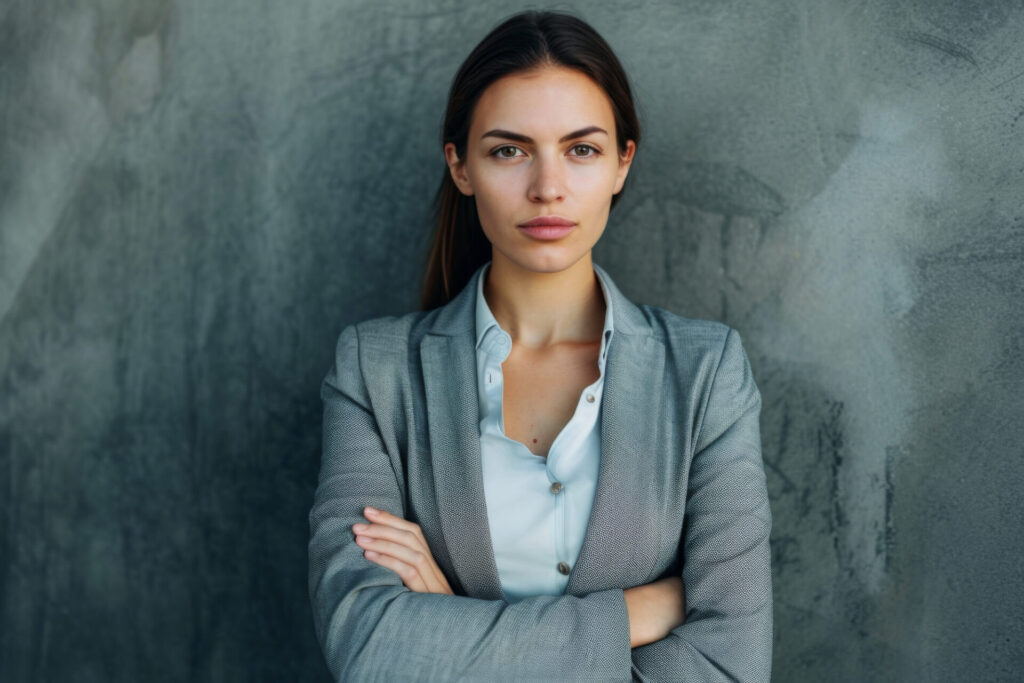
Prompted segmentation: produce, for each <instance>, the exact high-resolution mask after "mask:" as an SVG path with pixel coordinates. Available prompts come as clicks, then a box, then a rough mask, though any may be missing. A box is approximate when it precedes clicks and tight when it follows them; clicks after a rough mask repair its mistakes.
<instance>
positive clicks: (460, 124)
mask: <svg viewBox="0 0 1024 683" xmlns="http://www.w3.org/2000/svg"><path fill="white" fill-rule="evenodd" d="M546 64H550V65H556V66H564V67H568V68H571V69H576V70H577V71H580V72H582V73H583V74H584V75H586V76H589V77H590V78H591V79H592V80H593V81H594V82H596V83H597V84H598V85H599V86H601V87H602V88H603V89H604V91H605V92H606V93H607V94H608V98H609V99H610V100H611V104H612V111H613V112H614V115H615V132H616V139H617V144H618V149H619V154H620V155H622V154H625V152H626V142H627V141H628V140H633V141H634V143H636V144H637V145H639V144H640V122H639V120H638V118H637V114H636V109H635V107H634V104H633V94H632V91H631V90H630V87H629V81H628V79H627V77H626V72H625V71H624V70H623V68H622V65H621V64H620V63H619V60H618V58H617V57H616V56H615V53H614V52H612V49H611V47H610V46H609V45H608V43H607V42H605V40H604V38H602V37H601V36H600V34H598V33H597V31H595V30H594V29H593V27H591V26H590V25H589V24H587V23H586V22H585V21H583V20H582V19H579V18H577V17H575V16H573V15H571V14H568V13H564V12H556V11H537V10H528V11H525V12H520V13H518V14H515V15H513V16H511V17H509V18H508V19H506V20H505V21H504V22H502V23H501V24H500V25H499V26H497V27H496V28H495V29H493V30H492V31H491V32H490V33H488V34H487V36H485V37H484V39H483V40H481V41H480V43H479V44H478V45H477V46H476V47H475V48H473V51H472V52H471V53H470V54H469V56H468V57H466V60H465V61H464V62H463V63H462V66H461V67H459V70H458V72H457V73H456V74H455V79H454V80H453V81H452V85H451V89H450V90H449V91H448V108H447V110H446V111H445V116H444V125H443V127H442V131H441V145H442V147H443V146H444V145H445V144H447V143H449V142H452V143H454V144H455V151H456V154H458V156H459V158H460V159H464V158H465V155H466V144H467V138H468V137H469V124H470V119H471V117H472V113H473V107H474V106H475V105H476V102H477V100H478V99H479V98H480V96H481V95H482V94H483V92H484V90H486V89H487V87H488V86H489V85H490V84H491V83H493V82H494V81H496V80H498V79H499V78H503V77H505V76H508V75H509V74H512V73H516V72H519V71H527V70H529V69H532V68H535V67H538V66H542V65H546ZM621 195H622V192H621V191H620V192H619V193H618V194H616V195H614V196H612V199H611V206H612V208H614V207H615V204H616V203H617V202H618V200H619V197H620V196H621ZM433 216H434V219H435V225H436V228H435V232H434V238H433V240H432V241H431V244H430V249H429V252H428V255H427V265H426V273H425V275H424V279H423V292H422V295H421V297H420V308H421V310H424V311H426V310H430V309H432V308H436V307H438V306H442V305H444V304H446V303H448V302H449V301H451V299H452V298H453V297H454V296H455V295H456V294H458V293H459V291H461V290H462V288H463V287H465V285H466V283H467V282H468V281H469V278H470V276H472V274H473V273H474V272H475V271H476V269H477V268H479V267H480V266H481V265H483V264H484V263H486V262H487V261H488V260H489V259H490V258H491V243H490V241H489V240H488V239H487V236H486V235H485V234H484V231H483V228H482V227H481V226H480V219H479V218H478V217H477V212H476V199H475V198H474V197H471V196H469V197H468V196H466V195H464V194H462V193H461V192H460V191H459V189H458V187H456V185H455V182H454V181H453V180H452V177H451V173H450V172H449V170H448V168H447V166H445V170H444V176H443V177H442V179H441V186H440V187H439V188H438V191H437V194H436V195H435V197H434V204H433Z"/></svg>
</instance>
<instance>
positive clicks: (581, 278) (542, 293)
mask: <svg viewBox="0 0 1024 683" xmlns="http://www.w3.org/2000/svg"><path fill="white" fill-rule="evenodd" d="M484 277H485V280H484V298H485V299H486V300H487V305H488V307H489V308H490V309H491V313H492V314H494V318H495V320H497V321H498V324H499V325H501V327H502V329H503V330H505V331H506V332H508V333H509V335H510V336H511V337H512V342H513V343H514V344H519V345H521V346H527V347H530V348H533V349H542V348H545V347H549V346H554V345H556V344H563V343H567V342H570V343H580V342H593V341H594V340H595V339H597V340H600V337H601V331H602V330H603V329H604V317H605V301H604V295H603V294H602V292H601V284H600V282H599V281H598V279H597V273H595V272H594V264H593V261H592V259H591V254H590V252H588V253H587V255H586V256H584V257H583V258H581V259H580V260H579V261H577V262H576V263H574V264H573V265H571V266H570V267H568V268H566V269H565V270H561V271H558V272H554V273H543V272H536V271H531V270H526V269H524V268H521V267H520V266H518V265H517V264H515V263H513V262H512V261H509V260H507V259H505V258H502V257H501V256H500V254H497V253H495V254H494V256H493V257H492V259H491V265H490V266H489V267H488V268H487V271H486V272H485V273H484Z"/></svg>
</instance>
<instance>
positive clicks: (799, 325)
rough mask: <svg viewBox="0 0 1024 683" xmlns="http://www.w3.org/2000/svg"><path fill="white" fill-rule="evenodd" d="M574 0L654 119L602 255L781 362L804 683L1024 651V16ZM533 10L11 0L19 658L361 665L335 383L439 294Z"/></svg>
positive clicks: (781, 450)
mask: <svg viewBox="0 0 1024 683" xmlns="http://www.w3.org/2000/svg"><path fill="white" fill-rule="evenodd" d="M534 6H535V7H536V5H534ZM556 7H557V8H560V9H570V10H574V11H576V12H578V13H579V14H581V16H583V17H584V18H585V19H587V20H588V21H590V22H591V23H592V24H593V25H594V26H595V27H596V28H597V29H598V30H599V31H601V32H602V33H603V34H604V35H605V36H606V37H607V39H608V40H609V42H610V43H611V44H612V45H613V46H614V47H615V48H616V50H617V51H618V52H619V54H620V56H621V58H622V60H623V62H624V64H625V66H626V68H627V70H628V71H629V73H630V75H631V77H632V79H633V82H634V85H635V90H636V95H637V97H638V99H639V103H640V108H641V114H642V117H643V124H644V125H645V133H646V137H645V138H644V140H643V144H642V145H641V147H640V150H639V152H638V155H637V160H636V162H635V164H634V167H633V171H632V173H631V175H630V179H629V182H628V183H627V187H626V193H625V195H624V196H623V200H622V203H621V204H619V205H618V206H617V207H616V209H615V210H614V211H613V212H612V216H611V219H610V221H609V225H608V229H607V232H606V233H605V236H604V237H603V238H602V240H601V242H600V243H599V244H598V246H597V247H596V249H595V255H594V258H595V260H596V261H597V262H598V263H600V264H602V265H604V266H605V267H606V268H607V269H608V271H609V272H610V273H611V274H612V275H613V276H614V277H615V278H616V282H618V283H619V284H620V286H621V287H622V288H623V290H624V291H625V292H626V293H627V295H629V296H631V298H633V299H634V300H635V301H637V302H640V303H649V304H655V305H659V306H663V307H665V308H668V309H670V310H672V311H675V312H677V313H680V314H682V315H687V316H690V317H698V318H713V319H717V320H722V321H724V322H727V323H728V324H730V325H732V326H734V327H736V328H737V329H738V330H739V331H740V332H741V334H742V336H743V339H744V343H745V345H746V348H747V350H748V352H749V354H750V359H751V362H752V365H753V367H754V372H755V376H756V378H757V380H758V383H759V385H760V387H761V390H762V394H763V397H764V409H763V412H762V432H763V439H764V459H765V463H766V467H767V474H768V485H769V489H770V492H771V498H772V505H773V513H774V528H773V533H772V546H773V551H774V575H775V616H776V634H775V659H774V680H778V681H862V680H871V681H875V680H877V681H925V680H927V681H1001V680H1011V679H1015V678H1016V679H1017V680H1019V676H1020V675H1021V671H1022V670H1024V626H1022V619H1024V618H1022V616H1021V615H1022V614H1024V570H1022V568H1021V557H1022V556H1024V533H1022V531H1021V529H1022V526H1024V513H1022V506H1021V502H1020V490H1021V487H1022V485H1024V457H1022V456H1024V445H1022V444H1024V419H1022V416H1024V401H1022V399H1021V397H1020V395H1021V391H1022V389H1024V381H1022V380H1024V360H1022V352H1024V307H1022V305H1021V301H1022V300H1024V298H1022V294H1024V278H1022V275H1024V5H1022V4H1021V3H1020V2H1017V1H1016V0H993V1H991V2H982V1H981V0H975V1H971V0H865V1H862V2H847V1H846V0H749V1H745V2H744V1H739V0H693V1H690V2H620V1H613V0H604V1H601V2H592V3H563V4H560V5H558V6H556ZM516 9H519V7H516V6H514V5H512V6H510V5H508V4H507V3H504V2H495V1H487V0H484V1H482V2H474V3H469V2H464V3H459V2H452V1H447V0H441V1H431V2H423V1H419V0H383V1H379V2H375V3H370V2H353V1H351V0H290V1H288V2H259V1H254V0H217V1H216V2H199V1H197V0H91V1H88V2H77V3H68V2H59V1H58V0H4V2H3V3H2V6H0V587H2V594H0V680H4V681H84V682H92V681H156V680H168V681H197V682H203V681H257V680H275V681H276V680H281V681H284V680H288V681H292V680H308V681H321V680H326V679H327V670H326V667H325V666H324V664H323V661H322V658H321V653H320V650H319V647H318V645H317V643H316V640H315V638H314V635H313V628H312V619H311V613H310V608H309V604H308V594H307V585H306V572H307V557H306V544H307V541H308V518H307V515H308V512H309V507H310V505H311V503H312V495H313V490H314V487H315V484H316V476H317V471H318V468H319V457H320V451H319V448H320V419H321V414H320V411H321V404H320V398H319V385H320V381H321V379H322V378H323V376H324V374H325V373H326V371H327V369H328V367H329V365H330V362H331V360H332V354H333V350H334V342H335V340H336V338H337V334H338V332H339V331H340V329H341V328H342V327H343V326H344V325H345V324H347V323H350V322H353V321H356V320H361V319H364V318H368V317H374V316H379V315H387V314H397V313H402V312H405V311H409V310H413V309H415V308H416V306H417V300H418V299H417V293H418V289H417V288H418V285H419V281H420V276H421V268H422V262H423V251H424V249H425V247H426V244H427V237H428V230H429V225H428V217H429V202H430V200H431V199H432V197H433V193H434V190H435V188H436V187H437V184H438V182H439V180H440V178H441V174H442V173H443V172H444V164H443V158H442V155H441V150H440V144H439V142H438V128H439V123H440V120H441V116H442V113H443V108H444V103H445V96H446V94H447V87H448V84H449V83H450V79H451V78H452V76H453V75H454V72H455V69H456V68H457V66H458V64H459V63H460V62H461V60H462V59H463V58H464V57H465V56H466V54H467V53H468V51H469V49H470V48H471V47H472V45H473V44H475V42H476V41H477V40H479V39H480V38H481V37H483V35H484V34H485V33H486V32H487V31H488V30H489V29H490V28H491V27H492V26H493V25H495V24H496V23H497V22H498V21H499V20H500V19H502V18H503V17H504V16H506V15H507V14H508V13H510V12H512V11H514V10H516Z"/></svg>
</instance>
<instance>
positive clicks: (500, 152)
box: [494, 145, 519, 159]
mask: <svg viewBox="0 0 1024 683" xmlns="http://www.w3.org/2000/svg"><path fill="white" fill-rule="evenodd" d="M518 151H519V148H518V147H512V146H511V145H505V146H504V147H499V148H498V149H496V150H494V154H495V155H496V156H498V157H501V158H502V159H513V158H515V157H516V152H518ZM504 152H510V154H504Z"/></svg>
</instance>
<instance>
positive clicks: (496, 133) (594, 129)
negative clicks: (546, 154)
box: [480, 126, 608, 145]
mask: <svg viewBox="0 0 1024 683" xmlns="http://www.w3.org/2000/svg"><path fill="white" fill-rule="evenodd" d="M591 133H604V134H605V135H608V131H606V130H605V129H604V128H601V127H600V126H587V127H586V128H580V129H579V130H575V131H573V132H571V133H569V134H568V135H563V136H562V137H560V138H558V141H559V142H566V141H567V140H575V139H576V138H581V137H583V136H584V135H590V134H591ZM486 137H492V138H507V139H509V140H515V141H517V142H525V143H526V144H529V145H532V144H533V139H532V138H528V137H526V136H525V135H522V134H520V133H513V132H512V131H510V130H501V129H500V128H495V129H494V130H489V131H487V132H486V133H484V134H483V135H481V136H480V139H481V140H482V139H483V138H486Z"/></svg>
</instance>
